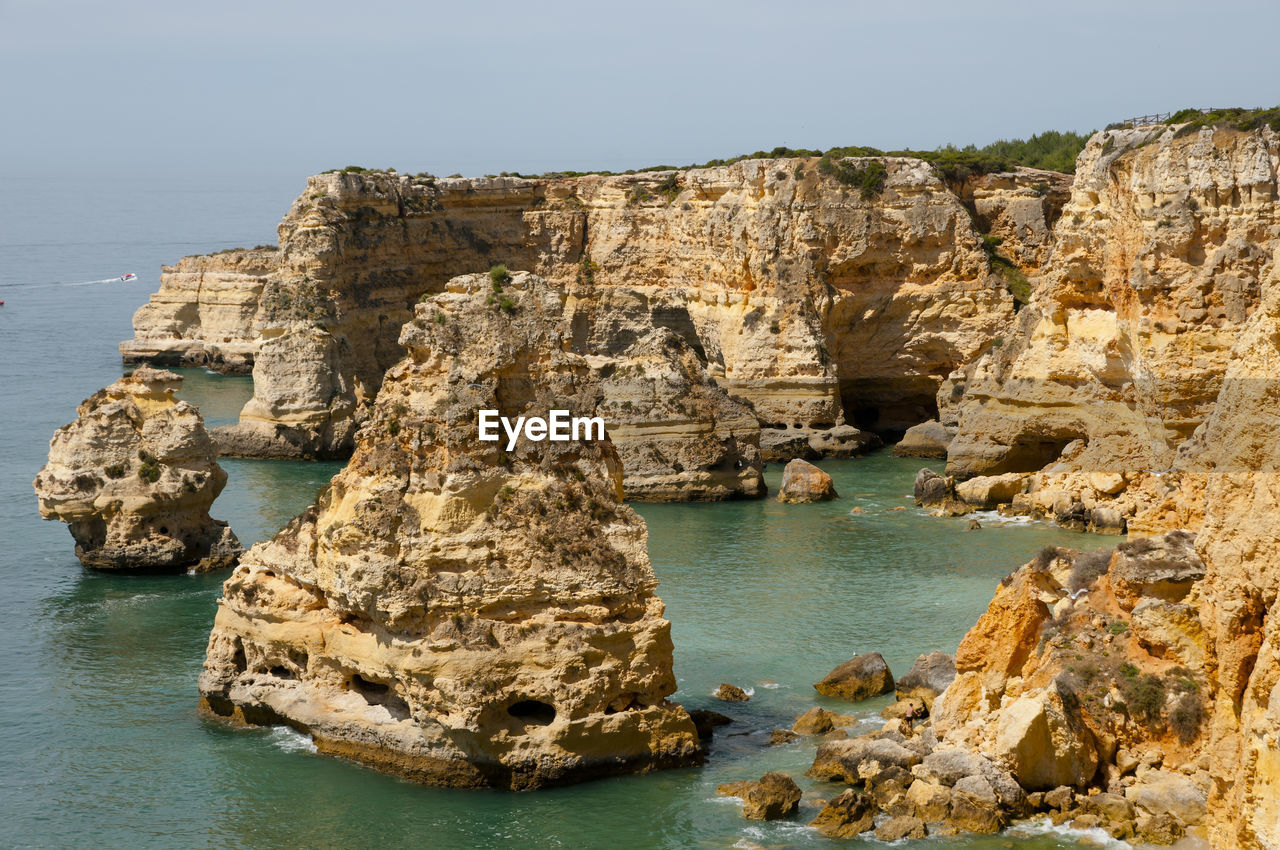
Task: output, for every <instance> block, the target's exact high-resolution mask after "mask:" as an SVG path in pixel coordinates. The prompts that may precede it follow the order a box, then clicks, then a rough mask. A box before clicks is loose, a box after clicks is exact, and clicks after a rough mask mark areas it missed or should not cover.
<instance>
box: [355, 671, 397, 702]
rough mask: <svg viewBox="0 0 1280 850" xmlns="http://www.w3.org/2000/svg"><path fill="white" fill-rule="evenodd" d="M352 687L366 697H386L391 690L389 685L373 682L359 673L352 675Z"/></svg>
mask: <svg viewBox="0 0 1280 850" xmlns="http://www.w3.org/2000/svg"><path fill="white" fill-rule="evenodd" d="M351 686H352V687H353V688H355V689H356V690H357V691H359V692H360V693H361V694H362V695H364V696H365V697H380V696H384V695H386V693H387V691H389V690H390V689H391V688H390V686H389V685H384V684H382V683H381V682H371V681H369V680H368V679H366V678H365V677H364V676H361V675H360V674H359V673H352V674H351Z"/></svg>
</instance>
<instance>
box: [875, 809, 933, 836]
mask: <svg viewBox="0 0 1280 850" xmlns="http://www.w3.org/2000/svg"><path fill="white" fill-rule="evenodd" d="M926 835H928V831H927V830H926V829H925V826H924V821H922V820H920V818H918V817H913V816H912V815H898V816H897V817H894V818H889V820H887V821H885V822H884V823H882V824H880V826H878V827H876V838H878V839H880V840H881V841H898V840H900V839H903V838H924V837H925V836H926Z"/></svg>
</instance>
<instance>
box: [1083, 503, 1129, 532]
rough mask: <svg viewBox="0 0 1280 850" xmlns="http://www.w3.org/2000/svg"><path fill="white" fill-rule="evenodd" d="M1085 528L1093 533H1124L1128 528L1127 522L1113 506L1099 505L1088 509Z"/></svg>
mask: <svg viewBox="0 0 1280 850" xmlns="http://www.w3.org/2000/svg"><path fill="white" fill-rule="evenodd" d="M1087 530H1088V531H1089V532H1091V533H1093V534H1124V533H1125V532H1126V531H1127V530H1128V522H1127V521H1126V520H1125V518H1124V516H1123V515H1122V514H1121V513H1120V512H1119V511H1118V510H1116V509H1115V508H1113V507H1110V506H1107V505H1099V506H1097V507H1095V508H1093V509H1092V510H1091V511H1089V524H1088V528H1087Z"/></svg>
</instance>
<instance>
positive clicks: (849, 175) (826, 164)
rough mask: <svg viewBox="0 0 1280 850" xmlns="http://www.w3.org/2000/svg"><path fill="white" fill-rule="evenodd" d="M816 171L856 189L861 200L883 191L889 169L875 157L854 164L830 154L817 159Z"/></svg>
mask: <svg viewBox="0 0 1280 850" xmlns="http://www.w3.org/2000/svg"><path fill="white" fill-rule="evenodd" d="M818 173H819V174H824V175H826V176H828V177H834V178H835V179H836V180H837V181H839V182H840V183H843V184H844V185H846V186H851V187H853V188H855V189H857V190H858V192H859V194H861V196H862V199H863V200H867V199H869V198H873V197H875V196H876V195H879V194H880V193H881V192H882V191H884V184H885V182H886V181H887V180H888V179H889V170H888V169H887V168H885V167H884V163H883V162H880V161H879V160H877V159H873V160H870V161H868V162H863V163H859V164H856V165H855V164H854V163H851V162H846V161H844V160H843V159H836V158H834V157H832V156H830V155H827V156H824V157H822V159H820V160H818Z"/></svg>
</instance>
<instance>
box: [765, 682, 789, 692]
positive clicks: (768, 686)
mask: <svg viewBox="0 0 1280 850" xmlns="http://www.w3.org/2000/svg"><path fill="white" fill-rule="evenodd" d="M760 687H762V688H764V689H765V690H766V691H776V690H777V689H778V688H787V687H790V685H784V684H782V683H781V682H761V683H760Z"/></svg>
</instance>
